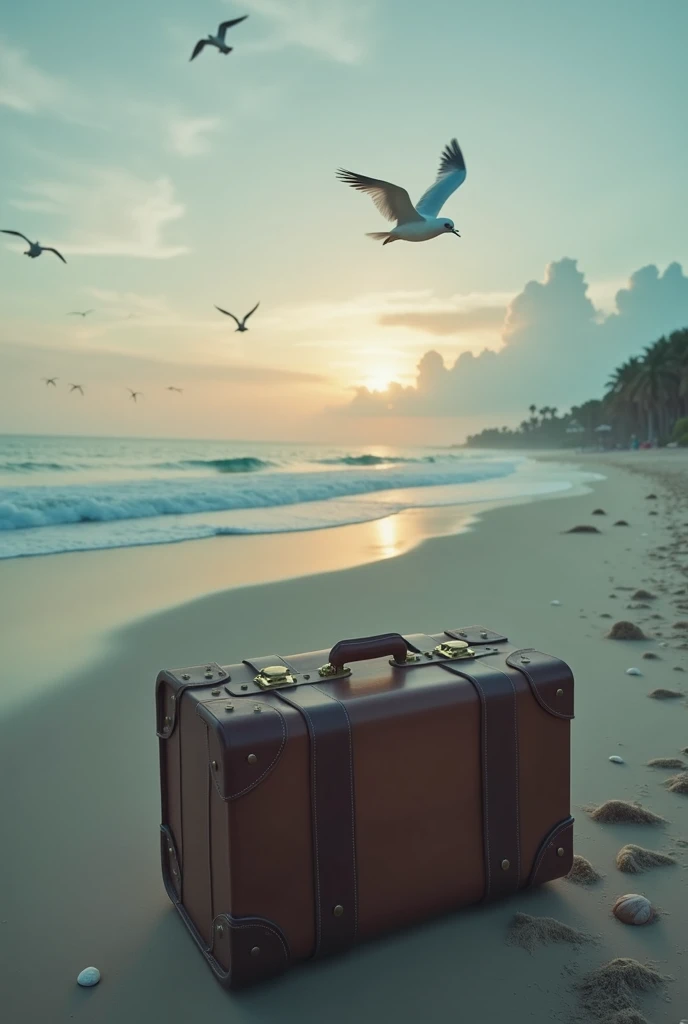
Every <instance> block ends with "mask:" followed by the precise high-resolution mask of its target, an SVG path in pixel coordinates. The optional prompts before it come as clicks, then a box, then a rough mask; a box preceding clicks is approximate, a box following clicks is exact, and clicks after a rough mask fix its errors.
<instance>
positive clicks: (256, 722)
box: [156, 626, 573, 987]
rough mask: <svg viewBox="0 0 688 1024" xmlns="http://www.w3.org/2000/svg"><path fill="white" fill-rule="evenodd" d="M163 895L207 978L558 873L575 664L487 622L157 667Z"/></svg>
mask: <svg viewBox="0 0 688 1024" xmlns="http://www.w3.org/2000/svg"><path fill="white" fill-rule="evenodd" d="M156 695H157V723H158V736H159V737H160V768H161V787H162V825H161V851H162V870H163V878H164V882H165V887H166V889H167V893H168V895H169V897H170V899H171V900H172V902H173V903H174V905H175V907H176V908H177V910H178V911H179V913H180V914H181V917H182V919H183V921H184V923H185V924H186V926H187V928H188V929H189V931H190V933H191V935H192V936H193V938H194V939H195V941H196V944H197V945H198V947H199V948H200V950H201V952H202V953H203V955H204V956H205V958H206V960H207V961H208V963H209V964H210V966H211V968H212V970H213V972H214V973H215V975H216V977H217V978H218V979H219V980H220V981H221V982H223V983H224V984H226V985H228V986H232V987H238V986H241V985H247V984H252V983H254V982H257V981H260V980H262V979H264V978H267V977H269V976H271V975H274V974H277V973H278V972H280V971H282V970H284V969H285V968H286V967H288V966H290V965H292V964H295V963H297V962H298V961H302V960H306V959H308V958H310V957H317V956H324V955H326V954H331V953H338V952H341V951H344V950H346V949H347V948H349V947H350V946H352V945H353V944H354V943H357V942H360V941H362V940H365V939H368V938H370V937H372V936H375V935H378V934H380V933H383V932H386V931H389V930H392V929H397V928H401V927H403V926H405V925H409V924H411V923H412V922H416V921H420V920H422V919H424V918H427V917H429V916H431V915H435V914H439V913H442V912H446V911H450V910H454V909H456V908H459V907H463V906H466V905H468V904H473V903H478V902H479V901H481V900H494V899H498V898H500V897H505V896H509V895H510V894H513V893H516V892H517V891H518V890H519V889H523V888H526V887H528V886H533V885H539V884H540V883H542V882H547V881H549V880H551V879H554V878H558V877H560V876H561V875H564V874H566V873H567V872H568V871H569V869H570V867H571V864H572V860H573V819H572V818H571V816H570V806H569V762H570V747H569V742H570V737H569V733H570V720H571V719H572V718H573V676H572V674H571V670H570V669H569V667H568V666H567V665H566V664H565V663H564V662H563V661H560V660H559V659H558V658H554V657H551V656H550V655H547V654H543V653H541V652H540V651H535V650H532V649H530V648H515V647H514V646H513V645H512V644H510V643H509V641H508V640H507V638H506V637H505V636H502V635H501V634H499V633H494V632H491V631H490V630H487V629H484V628H483V627H481V626H469V627H466V628H465V629H459V630H446V631H445V632H444V633H441V634H438V635H434V636H426V635H424V634H418V635H413V636H406V637H402V636H400V635H399V634H397V633H390V634H386V635H384V636H377V637H369V638H365V639H360V640H345V641H342V642H340V643H337V644H335V646H334V647H333V648H332V650H331V651H330V652H329V654H328V653H327V652H326V651H319V652H316V653H310V654H299V655H296V656H294V657H285V658H281V657H278V656H277V655H274V654H271V655H269V656H268V657H266V658H265V657H263V658H248V659H247V660H245V661H244V662H242V663H241V664H239V665H230V666H228V667H224V668H221V667H220V666H218V665H215V664H212V665H202V666H197V667H194V668H188V669H180V670H178V671H174V672H168V671H164V672H161V673H160V675H159V676H158V680H157V686H156Z"/></svg>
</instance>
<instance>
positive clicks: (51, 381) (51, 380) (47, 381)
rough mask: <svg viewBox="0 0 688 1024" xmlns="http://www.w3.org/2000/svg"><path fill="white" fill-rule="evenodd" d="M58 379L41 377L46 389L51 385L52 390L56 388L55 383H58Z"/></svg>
mask: <svg viewBox="0 0 688 1024" xmlns="http://www.w3.org/2000/svg"><path fill="white" fill-rule="evenodd" d="M59 379H60V378H59V377H41V380H42V381H43V383H44V384H45V386H46V387H48V385H49V384H52V386H53V387H54V388H56V387H57V384H56V383H55V381H58V380H59Z"/></svg>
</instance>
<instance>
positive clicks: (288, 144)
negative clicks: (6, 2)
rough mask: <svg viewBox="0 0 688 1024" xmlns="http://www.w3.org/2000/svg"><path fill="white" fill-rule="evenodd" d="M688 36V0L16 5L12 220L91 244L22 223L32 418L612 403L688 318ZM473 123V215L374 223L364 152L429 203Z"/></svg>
mask: <svg viewBox="0 0 688 1024" xmlns="http://www.w3.org/2000/svg"><path fill="white" fill-rule="evenodd" d="M245 13H247V14H249V18H248V19H247V20H246V21H245V22H244V23H242V24H241V25H238V26H237V27H236V28H234V29H232V30H230V32H231V39H229V42H230V43H231V44H232V45H233V46H234V47H235V49H234V52H233V53H231V54H230V55H229V56H227V57H225V56H221V55H219V54H217V53H216V52H215V51H212V50H210V49H208V50H206V51H205V52H204V53H202V54H201V55H200V56H199V57H198V58H197V59H196V60H195V61H193V63H189V56H190V53H191V50H192V48H193V46H194V44H195V42H196V40H197V39H199V38H201V37H202V36H204V35H206V34H208V33H209V32H211V31H214V29H215V28H216V26H217V24H218V22H219V21H221V20H224V19H226V18H230V17H235V16H238V15H240V14H245ZM687 36H688V6H687V5H685V4H684V3H683V0H656V2H655V3H653V4H647V3H646V2H645V0H623V2H622V0H605V2H604V3H602V4H600V3H599V2H598V0H595V2H592V0H579V2H578V3H577V4H576V5H575V6H572V5H564V4H552V3H551V0H523V2H522V3H519V4H514V3H513V2H512V0H476V2H473V0H463V2H462V3H460V4H448V3H446V0H426V2H425V3H424V4H423V5H418V4H417V3H415V2H414V3H411V2H408V0H327V2H326V3H325V2H323V0H243V2H236V3H235V2H232V3H231V4H229V3H225V2H222V0H217V2H216V0H206V2H204V3H202V4H199V3H197V2H196V3H190V2H188V0H165V2H164V3H163V2H162V0H148V2H147V3H146V4H141V3H134V2H133V0H120V2H119V3H118V4H112V5H109V4H108V5H105V4H92V3H90V2H89V3H87V2H86V0H64V2H63V3H61V4H59V5H55V4H54V3H52V2H48V0H31V2H30V3H25V4H13V5H11V7H10V9H9V10H8V11H7V12H6V13H5V14H4V17H3V24H2V28H1V31H0V138H2V141H3V161H2V163H1V164H0V227H3V228H10V229H14V230H19V231H22V232H24V233H25V234H26V235H27V236H28V237H30V238H33V239H37V240H39V241H40V242H42V243H43V244H44V245H55V246H57V247H58V248H59V249H60V251H61V252H63V253H64V255H65V257H66V259H67V261H68V263H67V265H66V266H65V265H63V264H62V263H60V262H59V261H58V260H57V259H56V258H55V257H53V256H51V255H50V254H44V255H43V256H42V257H41V258H40V259H38V260H28V259H26V258H24V257H23V256H22V255H21V252H22V243H21V241H20V240H16V239H11V238H9V237H8V236H0V311H1V312H0V432H19V433H49V434H50V433H55V434H70V433H72V434H101V435H103V434H108V435H120V434H121V435H139V436H165V435H168V436H174V437H180V436H189V437H227V438H237V439H238V438H245V439H266V440H268V439H269V440H273V439H280V438H284V439H289V440H308V439H312V440H327V441H329V442H335V441H341V442H342V443H346V442H352V443H353V442H356V443H358V442H364V441H366V440H369V441H379V442H394V441H398V442H400V443H402V442H403V443H409V442H412V441H418V442H421V443H426V442H427V443H441V442H444V441H447V442H449V443H451V442H455V441H460V440H462V438H463V437H464V436H465V434H466V432H468V431H474V430H476V429H480V428H481V427H482V426H488V425H501V424H503V423H504V424H515V423H518V422H519V421H520V420H521V419H522V418H523V416H524V414H525V411H526V410H527V407H528V405H530V404H531V402H535V403H536V404H538V405H544V404H547V405H557V406H558V407H559V408H560V409H563V408H566V407H568V406H569V405H571V404H575V403H577V402H580V401H582V400H584V399H585V398H588V397H597V396H598V395H600V394H601V393H602V390H603V387H604V382H605V380H606V377H607V376H608V374H609V372H610V371H611V370H612V369H613V367H614V366H615V365H617V363H618V362H619V361H621V360H622V359H624V358H626V357H627V356H628V355H631V354H635V353H636V352H638V351H640V350H641V349H642V346H643V345H644V344H647V343H649V342H651V341H652V340H654V338H655V337H657V336H658V335H659V334H661V333H663V332H665V331H668V330H671V329H673V328H674V327H679V326H685V325H686V324H688V282H687V281H686V279H685V277H684V275H683V271H682V269H681V267H682V266H688V204H686V202H685V181H686V179H687V177H688V175H687V170H688V168H687V164H688V136H686V133H685V131H683V125H684V123H685V105H686V101H687V100H688V86H686V82H685V72H684V40H685V38H686V37H687ZM454 136H456V137H457V138H458V140H459V143H460V145H461V147H462V150H463V153H464V156H465V159H466V165H467V171H468V173H467V179H466V182H465V184H464V185H463V186H462V187H461V188H460V189H459V191H457V192H456V193H455V194H454V195H453V196H452V197H451V199H450V200H449V201H448V203H447V204H446V207H445V210H444V212H446V213H447V215H448V216H449V217H451V218H452V219H453V220H454V222H455V223H456V225H457V227H458V228H459V230H460V232H461V238H460V239H458V238H456V237H455V236H452V235H448V236H444V237H440V238H437V239H433V240H432V241H429V242H425V243H419V244H410V243H404V242H398V243H395V244H394V245H389V246H385V247H382V246H381V245H380V244H379V243H376V242H373V241H371V240H370V239H368V238H366V237H365V232H367V231H375V230H384V229H385V226H386V223H385V221H384V220H383V219H382V218H381V216H380V214H379V213H378V211H377V210H376V208H375V207H374V205H373V204H372V202H371V201H370V199H369V198H368V197H367V196H364V195H361V194H359V193H357V192H355V191H354V190H352V189H349V188H347V187H346V186H345V185H343V184H342V183H341V182H339V181H338V180H337V179H336V177H335V170H336V168H337V167H340V166H344V167H347V168H350V169H352V170H354V171H358V172H362V173H364V174H369V175H373V176H376V177H381V178H386V179H388V180H391V181H394V182H397V183H399V184H402V185H404V186H405V187H407V188H408V190H409V192H410V195H411V198H412V200H416V199H417V198H418V197H419V196H420V194H421V192H422V191H423V190H424V189H425V188H426V186H427V185H429V184H430V183H431V181H432V180H433V179H434V177H435V174H436V172H437V168H438V163H439V156H440V153H441V150H442V148H443V147H444V145H445V144H446V143H447V142H448V141H449V140H450V139H451V138H452V137H454ZM258 300H260V306H259V309H258V311H257V312H256V313H255V314H254V316H253V317H252V318H251V320H250V321H249V328H250V329H249V331H247V332H246V333H243V334H239V333H236V332H235V331H234V329H233V328H234V324H233V323H232V321H230V320H229V319H228V318H226V317H223V316H222V315H221V314H220V313H217V312H216V311H215V309H214V308H213V307H214V305H215V304H217V305H219V306H223V307H224V308H226V309H230V310H231V311H232V312H235V313H238V314H243V313H245V312H247V311H248V310H249V309H250V308H251V307H252V306H253V305H255V303H256V302H257V301H258ZM91 308H92V309H93V310H94V312H93V313H92V314H90V315H89V317H87V318H85V319H83V318H81V317H75V316H69V315H68V313H69V312H70V311H72V310H79V309H81V310H85V309H91ZM485 350H487V351H485ZM54 375H57V377H58V378H59V380H58V387H57V388H55V389H53V388H50V389H48V388H46V386H45V385H44V384H43V383H42V381H41V378H42V377H44V376H54ZM390 382H395V384H394V385H393V386H392V388H391V389H390V388H388V385H389V384H390ZM69 383H81V384H83V385H84V391H85V393H84V396H83V398H82V396H81V395H80V394H79V392H70V391H69V390H68V387H67V385H68V384H69ZM169 385H174V386H178V387H183V389H184V393H183V395H181V396H180V395H178V394H176V393H175V392H169V391H166V390H165V388H166V387H168V386H169ZM129 387H130V388H133V389H135V390H140V391H141V392H142V393H143V396H142V398H141V399H140V400H139V401H138V402H137V403H136V405H134V403H133V402H131V401H130V400H129V398H128V393H127V388H129ZM362 388H363V389H367V390H361V389H362ZM371 389H375V390H378V391H381V393H380V394H371V393H370V390H371Z"/></svg>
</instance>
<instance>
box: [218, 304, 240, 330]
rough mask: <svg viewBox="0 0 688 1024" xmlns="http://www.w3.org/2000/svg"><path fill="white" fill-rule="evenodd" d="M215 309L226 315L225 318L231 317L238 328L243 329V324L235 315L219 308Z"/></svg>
mask: <svg viewBox="0 0 688 1024" xmlns="http://www.w3.org/2000/svg"><path fill="white" fill-rule="evenodd" d="M215 309H217V310H219V312H220V313H224V315H225V316H231V318H232V320H233V321H234V323H235V324H236V325H237V327H241V324H240V323H239V321H238V320H237V318H236V317H235V316H234V313H229V312H228V311H227V310H226V309H220V307H219V306H216V307H215Z"/></svg>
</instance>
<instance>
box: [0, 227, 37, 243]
mask: <svg viewBox="0 0 688 1024" xmlns="http://www.w3.org/2000/svg"><path fill="white" fill-rule="evenodd" d="M0 231H2V233H3V235H18V237H19V238H23V239H24V241H25V242H26V243H27V245H32V244H33V243H32V242H31V240H30V239H29V238H27V237H26V235H22V233H21V231H8V230H7V228H0Z"/></svg>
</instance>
